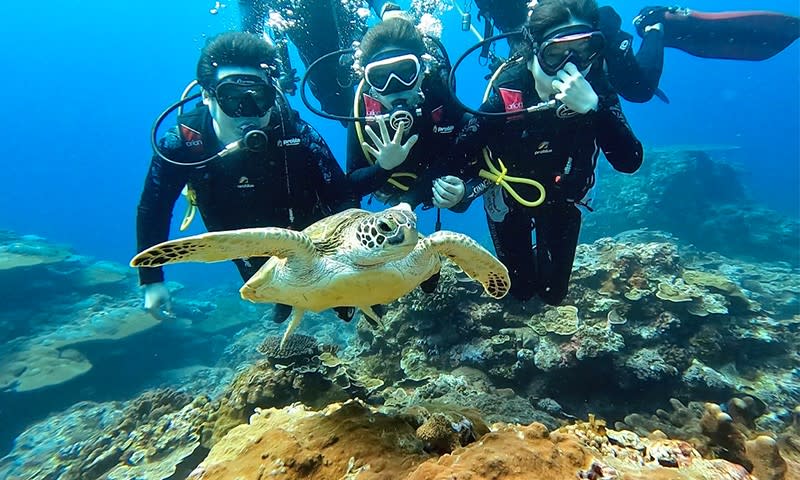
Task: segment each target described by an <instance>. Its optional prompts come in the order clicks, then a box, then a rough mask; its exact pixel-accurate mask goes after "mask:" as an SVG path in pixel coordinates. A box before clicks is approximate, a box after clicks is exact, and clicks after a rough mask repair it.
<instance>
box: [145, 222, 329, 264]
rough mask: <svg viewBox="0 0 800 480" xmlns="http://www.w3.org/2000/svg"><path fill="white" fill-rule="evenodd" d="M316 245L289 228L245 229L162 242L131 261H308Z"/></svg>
mask: <svg viewBox="0 0 800 480" xmlns="http://www.w3.org/2000/svg"><path fill="white" fill-rule="evenodd" d="M314 251H315V248H314V244H313V243H312V242H311V240H310V239H309V238H308V236H307V235H306V234H304V233H303V232H296V231H294V230H289V229H286V228H277V227H268V228H244V229H241V230H228V231H223V232H209V233H203V234H201V235H195V236H192V237H186V238H180V239H177V240H170V241H168V242H163V243H159V244H158V245H154V246H152V247H150V248H148V249H147V250H144V251H143V252H141V253H139V254H138V255H136V256H135V257H133V259H132V260H131V263H130V265H131V266H132V267H159V266H161V265H167V264H170V263H183V262H205V263H213V262H221V261H224V260H233V259H236V258H250V257H272V256H275V257H281V258H286V257H288V256H290V255H292V256H300V257H305V258H308V257H310V256H311V255H312V254H313V252H314Z"/></svg>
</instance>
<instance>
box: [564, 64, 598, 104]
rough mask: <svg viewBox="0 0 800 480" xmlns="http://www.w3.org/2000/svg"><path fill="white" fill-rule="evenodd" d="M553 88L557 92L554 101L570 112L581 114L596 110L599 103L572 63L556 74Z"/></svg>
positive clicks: (589, 85) (590, 87)
mask: <svg viewBox="0 0 800 480" xmlns="http://www.w3.org/2000/svg"><path fill="white" fill-rule="evenodd" d="M553 88H554V89H556V90H558V93H557V94H556V100H558V101H560V102H561V103H563V104H564V105H566V106H567V107H568V108H569V109H570V110H572V111H575V112H578V113H581V114H583V113H587V112H589V111H590V110H597V105H598V104H599V102H600V100H599V99H598V97H597V94H596V93H595V92H594V89H593V88H592V86H591V84H589V82H588V81H587V80H586V78H584V76H583V74H582V73H581V72H580V71H579V70H578V67H576V66H575V65H574V64H573V63H572V62H569V63H567V64H566V65H564V68H563V69H561V70H559V71H558V72H557V73H556V78H555V80H553Z"/></svg>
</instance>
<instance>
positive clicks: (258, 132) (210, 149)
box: [136, 32, 356, 321]
mask: <svg viewBox="0 0 800 480" xmlns="http://www.w3.org/2000/svg"><path fill="white" fill-rule="evenodd" d="M275 65H276V53H275V49H274V47H272V46H270V45H269V44H268V43H266V42H264V41H262V40H261V39H260V38H259V37H256V36H254V35H251V34H248V33H242V32H229V33H225V34H222V35H220V36H218V37H216V38H215V39H212V40H211V41H210V42H209V43H208V44H207V45H206V46H205V48H204V49H203V51H202V53H201V55H200V59H199V61H198V63H197V80H198V82H199V84H200V86H201V87H202V98H203V102H202V104H198V105H197V106H196V107H195V108H194V109H193V110H191V111H189V112H187V113H185V114H183V115H180V116H179V117H178V125H177V126H176V127H174V128H172V129H170V130H169V131H167V132H166V134H165V135H164V136H163V137H162V138H161V139H160V140H159V142H158V148H157V151H156V152H155V153H156V154H155V155H153V159H152V161H151V163H150V168H149V170H148V173H147V178H146V179H145V183H144V189H143V191H142V195H141V199H140V201H139V207H138V214H137V218H136V231H137V244H138V245H137V247H138V251H140V252H141V251H142V250H144V249H146V248H148V247H151V246H153V245H155V244H157V243H160V242H163V241H166V240H167V239H168V237H169V228H170V218H171V216H172V209H173V206H174V205H175V201H176V200H177V198H178V197H179V196H180V194H181V190H182V189H183V188H184V186H186V187H187V188H188V192H189V195H187V196H188V197H189V199H190V200H191V202H192V203H193V204H194V205H196V206H197V208H198V209H199V211H200V214H201V215H202V218H203V222H204V223H205V226H206V228H207V229H208V230H209V231H218V230H231V229H240V228H249V227H266V226H276V227H284V228H292V229H295V230H300V229H303V228H305V227H306V226H308V225H309V224H311V223H313V222H314V221H316V220H319V219H320V218H322V217H324V216H326V215H329V214H331V213H335V212H338V211H340V210H343V209H345V208H349V207H352V206H356V201H355V199H354V197H353V195H352V193H351V191H350V188H349V185H348V183H347V179H346V177H345V175H344V172H343V171H342V169H341V167H340V166H339V164H338V163H337V162H336V160H335V159H334V158H333V155H332V154H331V152H330V150H329V148H328V146H327V145H326V143H325V141H324V140H323V139H322V138H321V137H320V136H319V134H318V133H317V132H316V131H315V130H314V129H313V128H312V127H311V126H310V125H308V124H307V123H306V122H304V121H303V120H301V119H300V118H299V117H298V115H297V113H296V112H295V111H293V110H292V109H291V108H290V107H289V105H288V104H286V102H285V99H283V98H282V97H281V96H280V95H277V89H276V88H275V86H274V85H275V82H276V81H277V75H278V71H277V70H276V69H275ZM243 135H244V137H243ZM240 140H241V141H243V142H244V141H246V142H247V145H246V146H245V147H243V148H238V147H237V148H238V149H236V148H234V149H231V148H230V147H231V145H234V144H235V142H237V141H240ZM226 146H227V147H226ZM229 151H230V152H229ZM223 152H224V153H223ZM228 152H229V153H228ZM207 159H210V160H207ZM189 219H190V218H189ZM266 261H267V258H265V257H258V258H250V259H244V260H235V261H234V262H235V263H236V266H237V268H238V269H239V273H240V274H241V276H242V279H244V280H247V279H249V278H250V277H251V276H252V275H253V274H254V273H255V272H256V271H257V270H258V269H259V268H260V267H261V266H262V265H263V264H264V263H265V262H266ZM139 279H140V283H141V284H142V285H143V286H144V295H145V308H146V309H147V310H148V311H149V312H151V313H152V314H153V315H155V316H157V317H161V316H162V312H163V311H165V310H166V311H168V310H169V307H170V298H169V292H168V290H167V288H166V287H165V286H164V283H163V282H164V274H163V271H162V269H161V268H140V269H139ZM290 313H291V307H289V306H287V305H283V306H276V308H275V309H274V317H273V318H274V320H276V321H283V320H285V319H286V318H287V317H288V315H289V314H290ZM337 313H339V314H340V317H341V316H342V315H344V317H343V318H345V319H347V320H349V317H350V316H352V312H350V311H345V310H341V311H339V310H337Z"/></svg>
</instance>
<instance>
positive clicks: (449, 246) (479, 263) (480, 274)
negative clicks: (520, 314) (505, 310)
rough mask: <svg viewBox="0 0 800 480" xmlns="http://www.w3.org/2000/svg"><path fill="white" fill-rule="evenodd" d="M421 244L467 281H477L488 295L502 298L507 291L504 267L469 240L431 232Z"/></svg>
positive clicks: (507, 281)
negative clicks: (457, 271) (458, 271)
mask: <svg viewBox="0 0 800 480" xmlns="http://www.w3.org/2000/svg"><path fill="white" fill-rule="evenodd" d="M423 241H424V242H427V243H428V244H429V245H430V248H433V249H434V250H435V251H437V252H438V253H439V254H441V255H444V256H445V257H447V258H449V259H450V260H452V261H453V262H455V263H456V265H458V266H459V267H460V268H461V269H462V270H463V271H464V273H466V274H467V275H469V278H471V279H473V280H476V281H478V282H480V283H481V284H482V285H483V289H484V290H485V291H486V293H488V294H489V295H490V296H492V297H494V298H503V297H505V296H506V294H507V293H508V290H509V288H511V279H510V278H509V276H508V269H507V268H506V266H505V265H503V264H502V262H500V260H498V259H497V258H495V256H494V255H492V254H491V253H489V251H488V250H486V249H485V248H483V247H481V246H480V245H479V244H478V242H476V241H475V240H473V239H472V238H470V237H468V236H466V235H464V234H461V233H456V232H449V231H444V230H443V231H439V232H435V233H433V234H432V235H430V236H428V237H426V238H425V239H424V240H423Z"/></svg>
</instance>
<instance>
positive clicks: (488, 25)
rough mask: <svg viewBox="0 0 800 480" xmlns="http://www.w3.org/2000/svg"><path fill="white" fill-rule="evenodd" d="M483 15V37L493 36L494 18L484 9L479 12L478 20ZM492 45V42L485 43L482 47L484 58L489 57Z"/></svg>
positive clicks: (481, 55)
mask: <svg viewBox="0 0 800 480" xmlns="http://www.w3.org/2000/svg"><path fill="white" fill-rule="evenodd" d="M481 17H483V38H489V37H491V36H492V32H493V31H494V26H492V19H491V18H490V17H489V16H488V15H486V14H485V13H484V12H483V10H481V11H480V12H478V20H480V19H481ZM491 47H492V44H491V42H488V43H485V44H484V45H483V47H482V48H481V53H480V57H481V58H483V59H484V60H488V59H489V49H490V48H491Z"/></svg>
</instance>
